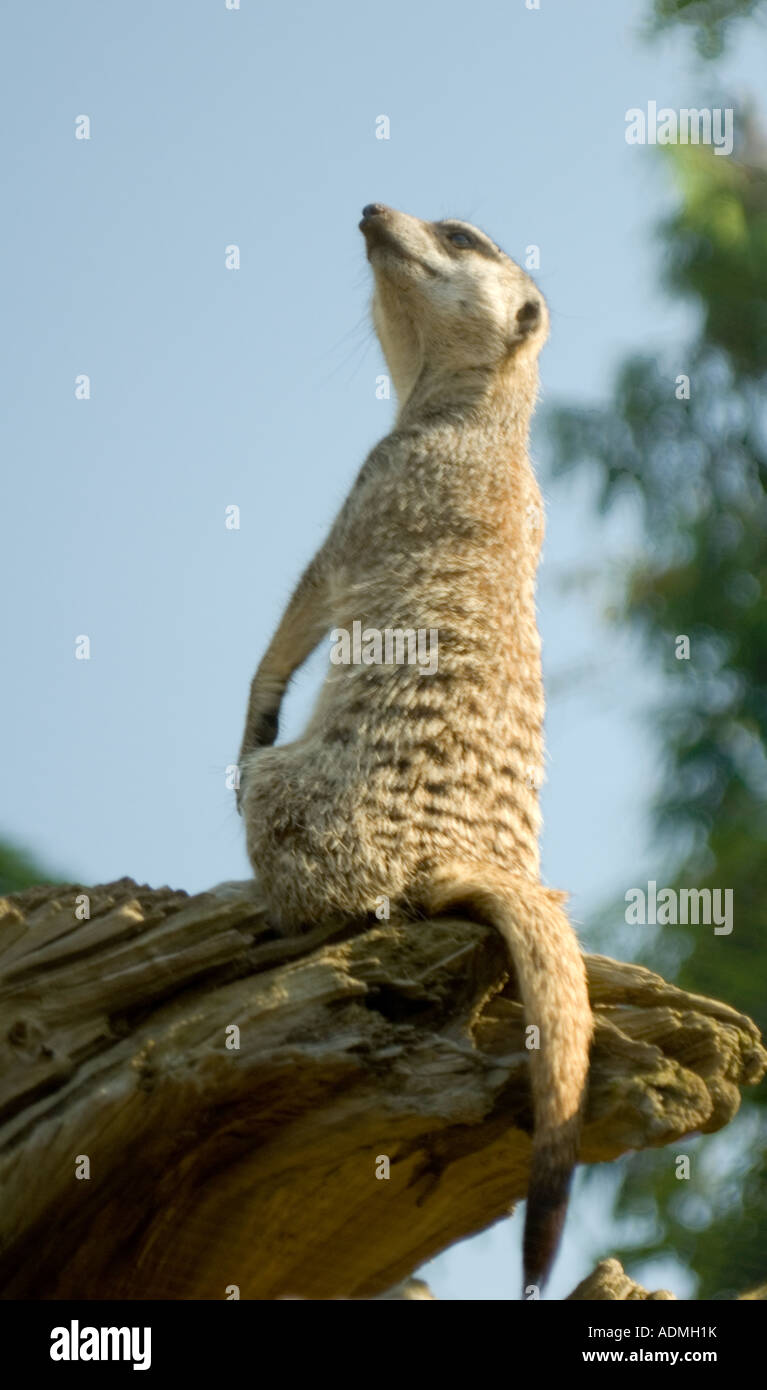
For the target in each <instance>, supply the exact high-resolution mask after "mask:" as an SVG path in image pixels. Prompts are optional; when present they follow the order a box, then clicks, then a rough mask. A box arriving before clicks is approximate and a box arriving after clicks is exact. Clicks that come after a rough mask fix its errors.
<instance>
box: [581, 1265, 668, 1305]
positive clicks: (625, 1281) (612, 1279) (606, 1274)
mask: <svg viewBox="0 0 767 1390" xmlns="http://www.w3.org/2000/svg"><path fill="white" fill-rule="evenodd" d="M675 1297H676V1295H675V1294H673V1293H669V1291H668V1289H656V1291H655V1293H648V1291H647V1289H643V1288H642V1285H641V1284H637V1282H636V1280H635V1279H632V1278H630V1276H629V1275H628V1274H626V1271H625V1270H624V1268H623V1265H622V1264H621V1263H620V1260H600V1262H599V1264H598V1265H597V1266H596V1268H595V1269H593V1270H592V1271H591V1274H589V1275H587V1276H586V1278H585V1279H583V1280H581V1283H580V1284H579V1285H578V1287H577V1289H573V1291H572V1293H571V1294H568V1296H567V1298H568V1302H569V1301H574V1302H582V1301H584V1300H586V1301H588V1302H591V1303H604V1302H607V1301H609V1302H617V1303H631V1302H635V1301H637V1300H639V1301H644V1300H646V1299H649V1300H650V1301H651V1302H652V1301H656V1300H658V1299H675Z"/></svg>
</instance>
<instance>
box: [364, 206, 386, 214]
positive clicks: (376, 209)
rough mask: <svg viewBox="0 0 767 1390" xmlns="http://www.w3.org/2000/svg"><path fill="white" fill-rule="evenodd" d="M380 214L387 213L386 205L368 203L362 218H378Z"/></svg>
mask: <svg viewBox="0 0 767 1390" xmlns="http://www.w3.org/2000/svg"><path fill="white" fill-rule="evenodd" d="M379 212H386V205H385V203H366V204H365V206H364V208H363V209H362V216H363V217H376V216H377V214H378V213H379Z"/></svg>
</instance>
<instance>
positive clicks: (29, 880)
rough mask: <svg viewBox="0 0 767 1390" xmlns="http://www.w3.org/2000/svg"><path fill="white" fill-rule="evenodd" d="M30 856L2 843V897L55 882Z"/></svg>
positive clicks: (0, 857)
mask: <svg viewBox="0 0 767 1390" xmlns="http://www.w3.org/2000/svg"><path fill="white" fill-rule="evenodd" d="M55 881H56V880H55V878H52V877H51V875H50V874H47V873H45V871H44V870H43V869H41V868H40V866H39V864H36V863H35V862H34V860H33V859H32V858H30V856H29V855H28V854H25V853H24V851H23V850H20V849H16V848H15V847H14V846H12V845H8V844H3V843H2V842H0V895H2V894H5V893H20V892H21V890H22V889H23V888H32V887H33V886H34V885H35V884H36V883H52V882H55Z"/></svg>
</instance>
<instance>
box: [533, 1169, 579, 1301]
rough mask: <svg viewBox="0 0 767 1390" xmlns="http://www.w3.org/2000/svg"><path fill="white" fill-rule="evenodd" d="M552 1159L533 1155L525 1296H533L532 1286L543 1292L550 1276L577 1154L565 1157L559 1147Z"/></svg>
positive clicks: (565, 1213) (565, 1212)
mask: <svg viewBox="0 0 767 1390" xmlns="http://www.w3.org/2000/svg"><path fill="white" fill-rule="evenodd" d="M569 1147H570V1146H569V1145H568V1148H569ZM552 1158H553V1155H549V1156H548V1161H547V1156H544V1155H541V1156H540V1157H539V1158H538V1159H536V1157H535V1156H534V1158H533V1171H532V1176H531V1179H530V1186H529V1188H528V1192H527V1210H526V1212H525V1235H524V1241H523V1246H522V1262H523V1268H524V1280H525V1289H524V1292H523V1295H522V1296H523V1298H526V1299H529V1298H530V1297H531V1292H530V1290H531V1286H534V1287H535V1288H537V1289H538V1291H539V1292H540V1290H542V1289H543V1286H544V1284H545V1283H546V1280H547V1279H548V1277H549V1273H550V1271H551V1266H552V1264H553V1261H554V1256H555V1255H556V1253H557V1248H558V1246H559V1242H560V1239H561V1236H562V1228H563V1226H564V1224H565V1216H566V1215H567V1202H568V1197H569V1195H570V1183H571V1180H572V1175H573V1166H574V1158H575V1155H574V1154H573V1155H572V1157H571V1155H570V1154H567V1157H565V1155H564V1154H563V1153H562V1151H561V1149H560V1151H559V1153H558V1155H557V1157H556V1159H555V1160H554V1161H552Z"/></svg>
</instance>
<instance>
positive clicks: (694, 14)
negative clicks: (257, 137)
mask: <svg viewBox="0 0 767 1390" xmlns="http://www.w3.org/2000/svg"><path fill="white" fill-rule="evenodd" d="M762 9H763V0H654V3H653V10H652V21H651V28H652V30H654V31H656V32H657V31H658V30H664V29H670V28H672V27H673V26H674V25H675V24H687V25H690V27H692V28H694V30H695V45H696V47H697V49H698V52H699V53H700V55H701V57H703V58H717V57H718V56H719V55H720V53H721V52H722V50H723V49H724V47H725V44H726V41H727V38H728V35H729V33H730V31H731V29H732V26H733V23H734V22H735V21H737V20H742V19H748V18H749V17H750V16H752V15H756V14H758V13H759V11H761V10H762Z"/></svg>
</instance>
